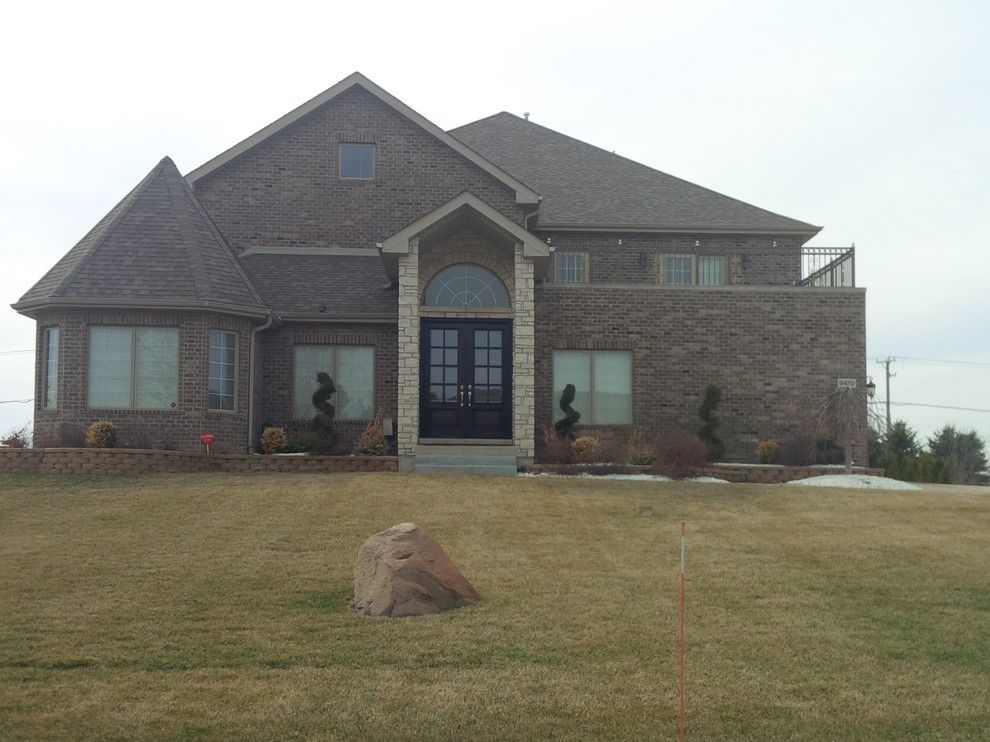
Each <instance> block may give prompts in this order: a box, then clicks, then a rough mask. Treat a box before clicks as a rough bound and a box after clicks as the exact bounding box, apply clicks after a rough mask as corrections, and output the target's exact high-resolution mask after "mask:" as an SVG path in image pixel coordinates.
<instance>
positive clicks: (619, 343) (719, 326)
mask: <svg viewBox="0 0 990 742" xmlns="http://www.w3.org/2000/svg"><path fill="white" fill-rule="evenodd" d="M865 322H866V318H865V292H864V291H863V290H861V289H814V288H794V287H791V288H784V287H779V288H768V289H759V288H754V287H721V288H714V287H711V288H710V287H695V288H677V287H658V286H643V287H639V288H636V287H614V286H608V287H596V286H594V285H593V284H592V285H588V286H560V285H553V284H542V285H538V286H537V288H536V348H537V352H536V369H535V371H536V415H537V419H536V429H537V441H538V442H539V440H540V438H541V437H542V431H544V430H545V429H546V427H547V426H548V425H549V424H550V422H551V415H552V409H553V405H554V404H555V400H553V399H552V396H553V394H552V383H553V379H552V373H553V349H555V348H560V349H578V348H583V349H616V350H631V351H632V354H633V424H634V426H635V427H636V428H637V429H638V430H639V432H640V433H642V434H643V435H644V436H645V437H647V438H648V439H652V440H655V439H656V438H658V437H659V436H660V435H661V434H663V433H665V432H669V431H672V430H677V429H682V430H688V431H694V430H695V429H696V428H697V427H698V425H699V421H698V417H697V409H698V405H699V404H700V401H701V396H702V393H703V391H704V388H705V387H706V386H707V385H708V384H711V383H715V384H718V385H719V386H720V387H721V388H722V391H723V401H722V403H721V405H720V407H719V410H718V416H719V417H720V418H721V420H722V426H721V435H722V437H723V439H724V440H725V442H726V444H727V454H726V458H727V459H728V460H735V461H744V462H745V461H754V460H755V458H756V453H755V448H756V444H757V442H758V441H759V440H760V439H763V438H773V439H776V440H778V441H781V442H783V441H785V440H786V439H788V438H789V437H791V436H793V435H794V434H796V433H797V432H798V430H799V429H800V428H801V427H802V426H804V425H806V424H807V421H808V420H809V419H810V418H811V417H813V415H814V413H815V408H816V406H817V404H818V402H819V400H820V399H821V398H822V397H823V396H824V395H826V394H827V393H829V392H831V391H833V390H834V389H835V387H836V379H837V378H838V377H855V378H858V379H860V380H862V381H861V383H863V382H865V376H866V347H865V337H866V335H865ZM858 422H859V427H860V430H861V434H860V435H858V436H857V440H856V446H855V449H856V450H855V453H856V457H857V458H862V457H863V456H865V452H866V448H865V445H866V442H865V430H866V427H865V425H866V409H865V404H864V407H863V416H862V419H861V420H860V421H858ZM585 430H588V429H587V428H585ZM598 432H602V431H598ZM606 432H607V430H606ZM613 432H614V429H613Z"/></svg>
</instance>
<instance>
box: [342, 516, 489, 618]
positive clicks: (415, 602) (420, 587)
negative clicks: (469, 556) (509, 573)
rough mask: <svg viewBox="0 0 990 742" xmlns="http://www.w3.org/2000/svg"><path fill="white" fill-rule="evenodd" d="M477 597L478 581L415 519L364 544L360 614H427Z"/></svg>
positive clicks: (358, 571) (357, 582) (358, 573)
mask: <svg viewBox="0 0 990 742" xmlns="http://www.w3.org/2000/svg"><path fill="white" fill-rule="evenodd" d="M476 602H478V592H477V591H476V590H475V589H474V586H473V585H471V583H470V582H468V581H467V579H466V578H465V577H464V575H462V574H461V571H460V570H459V569H457V567H456V565H455V564H454V563H453V562H452V561H451V559H450V557H449V556H447V553H446V552H445V551H444V550H443V549H441V548H440V544H438V543H437V542H436V541H434V540H433V538H432V537H431V536H430V534H428V533H427V532H426V531H424V530H423V529H422V528H420V527H419V526H417V525H416V524H415V523H400V524H399V525H397V526H392V527H391V528H389V529H387V530H385V531H382V532H381V533H376V534H375V535H374V536H372V537H371V538H369V539H368V540H367V541H365V542H364V543H363V544H361V548H360V549H358V555H357V562H356V563H355V564H354V602H353V603H352V606H353V608H354V610H356V611H358V612H359V613H363V614H365V615H366V616H423V615H426V614H428V613H442V612H443V611H449V610H453V609H454V608H460V607H461V606H465V605H471V604H472V603H476Z"/></svg>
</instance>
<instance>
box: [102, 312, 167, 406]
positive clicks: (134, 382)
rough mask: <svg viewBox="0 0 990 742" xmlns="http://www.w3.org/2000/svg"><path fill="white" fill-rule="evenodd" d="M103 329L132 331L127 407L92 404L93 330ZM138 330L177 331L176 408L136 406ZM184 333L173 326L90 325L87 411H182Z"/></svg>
mask: <svg viewBox="0 0 990 742" xmlns="http://www.w3.org/2000/svg"><path fill="white" fill-rule="evenodd" d="M101 327H118V328H119V327H122V328H126V329H128V330H130V331H131V389H130V404H129V405H128V406H127V407H101V406H94V405H93V404H91V403H90V394H91V392H92V384H93V382H92V379H91V378H90V374H91V371H92V365H93V330H94V329H95V328H101ZM138 330H175V332H176V338H177V342H176V348H175V403H174V405H175V406H169V407H137V406H136V405H135V404H134V400H135V393H136V390H137V352H138V343H137V332H138ZM181 372H182V331H181V330H180V329H179V328H178V327H175V326H172V325H111V324H107V325H102V324H94V325H88V326H87V328H86V409H88V410H122V411H127V412H178V411H179V410H181V409H182V394H181V389H182V383H181V382H182V373H181Z"/></svg>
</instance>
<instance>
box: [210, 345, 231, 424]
mask: <svg viewBox="0 0 990 742" xmlns="http://www.w3.org/2000/svg"><path fill="white" fill-rule="evenodd" d="M236 384H237V333H236V332H226V331H224V330H210V375H209V384H208V387H209V409H211V410H233V409H234V407H235V404H234V401H235V399H236V395H235V388H236Z"/></svg>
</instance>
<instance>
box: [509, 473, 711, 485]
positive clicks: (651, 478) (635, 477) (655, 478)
mask: <svg viewBox="0 0 990 742" xmlns="http://www.w3.org/2000/svg"><path fill="white" fill-rule="evenodd" d="M519 476H520V477H555V478H560V479H614V480H619V481H624V482H673V481H674V480H673V479H671V478H670V477H663V476H660V475H659V474H588V473H587V472H582V473H581V474H557V473H555V472H548V471H541V472H522V473H520V474H519ZM684 481H685V482H698V483H700V484H729V480H727V479H718V478H717V477H694V478H692V479H685V480H684Z"/></svg>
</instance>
